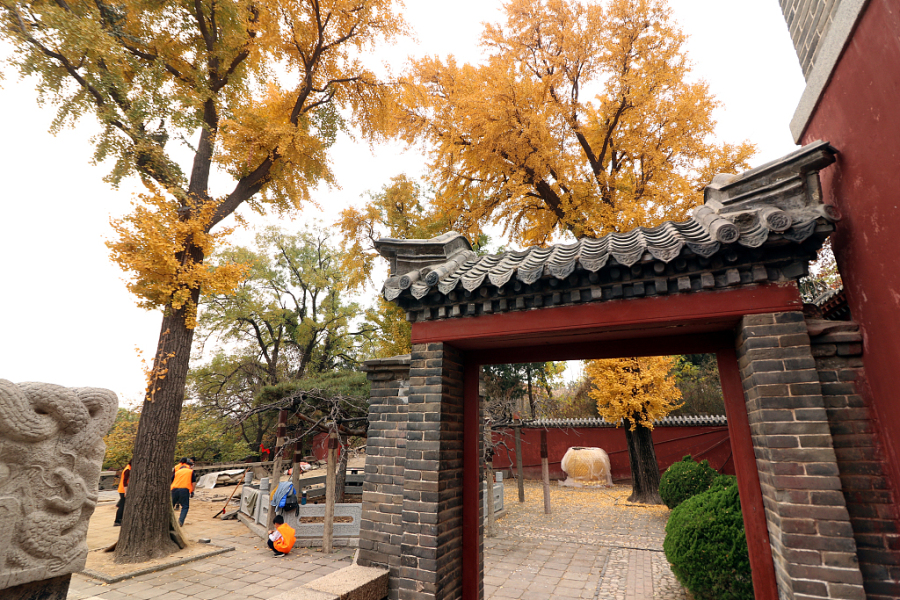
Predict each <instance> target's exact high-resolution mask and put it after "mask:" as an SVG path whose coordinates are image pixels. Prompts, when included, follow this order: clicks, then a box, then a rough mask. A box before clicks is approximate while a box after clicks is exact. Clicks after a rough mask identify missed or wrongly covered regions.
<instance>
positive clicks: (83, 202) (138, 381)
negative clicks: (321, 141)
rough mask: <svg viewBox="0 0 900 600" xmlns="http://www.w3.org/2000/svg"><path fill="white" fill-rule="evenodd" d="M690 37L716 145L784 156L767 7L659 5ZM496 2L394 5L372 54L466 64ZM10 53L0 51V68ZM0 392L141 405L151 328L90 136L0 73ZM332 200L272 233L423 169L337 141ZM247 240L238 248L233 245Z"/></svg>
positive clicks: (772, 11) (789, 90) (788, 61)
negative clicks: (43, 387) (61, 125)
mask: <svg viewBox="0 0 900 600" xmlns="http://www.w3.org/2000/svg"><path fill="white" fill-rule="evenodd" d="M670 3H671V6H672V8H673V10H674V13H675V17H676V19H677V21H678V22H679V23H680V25H681V26H682V28H683V30H684V31H685V33H687V34H688V35H689V36H690V39H689V41H688V53H689V56H690V58H691V60H692V61H693V62H694V65H695V69H694V73H695V75H696V76H697V77H700V78H703V79H705V80H707V81H708V82H709V84H710V87H711V88H712V92H713V93H714V94H715V96H716V97H717V98H718V99H719V100H720V101H721V102H722V104H723V108H722V109H721V110H719V111H718V113H717V114H716V118H717V120H718V123H719V125H718V129H717V133H718V137H719V139H722V140H726V141H730V142H738V141H740V140H744V139H748V140H750V141H752V142H754V143H756V144H757V145H758V147H759V154H758V155H757V156H756V158H755V159H754V161H753V162H754V164H760V163H763V162H766V161H769V160H772V159H774V158H777V157H779V156H781V155H783V154H786V153H788V152H790V151H791V150H793V149H794V147H795V146H794V143H793V141H792V139H791V135H790V132H789V129H788V124H789V122H790V118H791V116H792V114H793V111H794V108H795V107H796V105H797V102H798V100H799V98H800V95H801V93H802V91H803V87H804V81H803V76H802V73H801V71H800V67H799V64H798V62H797V58H796V55H795V54H794V50H793V46H792V45H791V41H790V37H789V35H788V31H787V28H786V26H785V23H784V20H783V18H782V14H781V11H780V8H779V5H778V2H777V0H753V1H747V0H670ZM500 6H501V2H500V0H455V1H454V2H440V1H436V0H406V16H407V19H408V21H409V23H410V24H411V25H412V27H413V29H414V31H415V32H416V35H417V37H418V40H419V41H418V42H411V41H409V42H403V43H400V44H398V45H396V46H394V47H392V48H389V49H387V50H385V51H384V52H383V53H382V54H383V58H384V60H386V61H389V62H391V63H392V64H394V65H395V66H396V67H399V66H400V64H401V63H402V62H403V59H404V57H405V56H408V55H410V54H415V55H419V56H421V55H426V54H428V55H433V54H437V55H441V56H444V55H447V54H454V55H455V56H456V57H457V59H458V60H460V61H477V60H478V57H479V47H478V43H477V42H478V36H479V34H480V31H481V23H482V22H484V21H498V20H499V18H500ZM8 51H9V49H8V48H6V47H3V46H0V55H2V54H5V53H7V52H8ZM0 86H2V89H0V107H2V111H0V114H2V115H3V117H2V119H3V120H2V122H0V139H2V144H0V169H2V172H3V181H4V185H3V188H2V192H0V194H2V210H0V269H2V270H0V316H2V319H3V321H4V323H3V328H2V331H3V333H2V336H0V378H3V379H9V380H12V381H16V382H21V381H45V382H50V383H56V384H60V385H66V386H96V387H105V388H109V389H112V390H113V391H115V392H116V393H117V394H118V395H119V399H120V402H121V403H123V404H126V403H127V404H132V405H133V404H136V403H138V402H139V401H140V399H141V398H142V392H143V376H142V366H141V362H140V360H139V357H138V351H141V352H142V353H143V356H144V357H146V359H147V360H148V361H149V360H150V358H151V357H152V355H153V352H154V349H155V344H156V340H157V336H158V334H159V325H160V314H159V313H158V312H148V311H145V310H142V309H139V308H137V306H136V304H135V300H134V298H133V297H132V296H131V295H129V293H128V292H127V291H126V289H125V284H124V283H123V280H122V278H123V275H122V272H121V271H120V270H119V269H118V267H117V266H115V265H114V264H112V263H111V262H110V261H109V258H108V253H107V249H106V247H105V246H104V240H106V239H108V238H109V237H110V236H111V235H112V231H111V228H110V226H109V218H110V216H119V215H122V214H125V213H127V212H128V210H129V206H130V204H129V202H130V195H131V192H132V191H134V190H135V189H137V187H136V186H135V185H134V184H133V183H132V184H130V185H123V187H122V189H120V190H113V189H111V188H110V187H109V186H108V185H107V184H105V183H103V180H102V177H103V176H104V175H105V174H106V173H107V172H108V166H107V165H100V166H93V165H91V163H90V158H91V153H92V147H91V145H90V143H89V138H90V137H91V135H92V134H93V133H94V132H95V131H96V130H97V127H96V125H95V124H94V123H93V122H92V121H90V120H88V119H84V120H83V121H82V122H81V123H79V125H78V126H77V127H76V128H74V129H66V130H64V131H62V132H61V133H59V134H58V135H56V136H52V135H50V134H49V133H47V129H48V127H49V125H50V122H51V120H52V118H53V115H54V109H53V108H52V107H44V108H40V107H38V106H37V104H36V101H35V99H36V95H35V91H34V86H33V82H31V81H28V80H19V79H18V78H17V76H16V75H15V74H14V73H7V74H6V77H5V80H3V81H0ZM331 156H332V160H333V163H334V171H335V174H336V176H337V179H338V181H339V182H340V185H341V189H339V190H324V189H323V190H321V191H320V193H319V194H317V199H318V201H319V203H320V205H321V207H322V211H318V210H315V209H311V210H307V211H305V212H303V213H301V214H299V215H297V217H296V218H295V219H294V221H293V222H291V221H285V222H283V223H282V225H283V226H284V227H285V228H287V229H291V228H298V227H300V226H301V224H302V223H303V222H304V221H305V220H311V219H314V218H319V219H322V220H323V221H324V222H325V223H331V222H333V221H334V220H335V218H336V215H337V214H338V213H339V211H340V210H341V209H343V208H345V207H347V206H351V205H358V204H360V203H361V202H363V200H364V199H363V198H362V194H363V193H364V192H365V191H367V190H378V189H380V188H381V187H382V186H383V185H384V184H385V183H387V181H388V180H389V178H390V177H391V176H393V175H396V174H399V173H403V172H405V173H408V174H411V175H418V174H420V173H421V170H422V162H423V161H422V159H421V157H420V156H419V154H418V152H416V151H415V150H413V151H408V152H404V151H403V149H402V147H401V146H400V145H397V144H392V145H386V146H379V147H378V148H376V149H375V152H374V153H373V152H371V151H370V149H369V148H368V146H366V145H364V144H355V143H354V142H352V141H350V140H349V139H346V138H343V139H340V140H339V141H338V143H337V144H336V145H335V146H334V148H333V149H332V155H331ZM248 239H249V238H248V237H247V236H241V237H240V240H239V241H241V242H242V243H246V241H247V240H248Z"/></svg>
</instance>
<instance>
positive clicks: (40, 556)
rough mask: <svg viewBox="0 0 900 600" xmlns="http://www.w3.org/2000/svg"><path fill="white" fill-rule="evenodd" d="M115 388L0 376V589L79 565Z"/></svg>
mask: <svg viewBox="0 0 900 600" xmlns="http://www.w3.org/2000/svg"><path fill="white" fill-rule="evenodd" d="M117 408H118V400H117V398H116V395H115V394H114V393H113V392H111V391H109V390H104V389H98V388H66V387H62V386H58V385H52V384H48V383H19V384H15V383H12V382H10V381H7V380H5V379H0V590H2V589H5V588H8V587H12V586H15V585H21V584H23V583H28V582H31V581H39V580H43V579H49V578H52V577H58V576H60V575H66V574H68V573H73V572H76V571H80V570H82V569H83V568H84V564H85V560H86V559H87V552H88V548H87V529H88V523H89V521H90V518H91V515H92V514H93V512H94V508H95V506H96V504H97V488H98V485H99V481H100V470H101V467H102V464H103V455H104V452H105V451H106V445H105V444H104V443H103V436H104V435H105V434H106V432H107V431H108V430H109V428H110V427H111V426H112V424H113V422H114V421H115V418H116V409H117Z"/></svg>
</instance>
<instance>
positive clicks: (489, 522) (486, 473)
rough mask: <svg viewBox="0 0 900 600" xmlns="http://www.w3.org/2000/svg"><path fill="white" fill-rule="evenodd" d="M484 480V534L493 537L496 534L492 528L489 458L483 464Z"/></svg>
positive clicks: (492, 500)
mask: <svg viewBox="0 0 900 600" xmlns="http://www.w3.org/2000/svg"><path fill="white" fill-rule="evenodd" d="M484 482H485V487H486V488H487V491H486V492H485V493H487V527H486V528H485V529H486V530H485V535H486V536H487V537H494V536H495V535H497V534H496V532H495V530H494V467H493V465H492V464H491V461H490V460H488V461H486V462H485V465H484Z"/></svg>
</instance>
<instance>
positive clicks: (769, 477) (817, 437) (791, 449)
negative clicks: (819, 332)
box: [723, 312, 866, 599]
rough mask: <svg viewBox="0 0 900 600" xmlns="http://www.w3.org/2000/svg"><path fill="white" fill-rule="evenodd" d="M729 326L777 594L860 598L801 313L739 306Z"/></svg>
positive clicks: (843, 506)
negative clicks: (746, 310) (736, 320)
mask: <svg viewBox="0 0 900 600" xmlns="http://www.w3.org/2000/svg"><path fill="white" fill-rule="evenodd" d="M736 333H737V339H736V346H737V358H738V367H739V369H740V376H741V379H742V382H743V389H744V396H745V400H746V408H747V417H748V420H749V425H750V432H751V436H752V440H753V448H754V452H755V454H756V466H757V470H758V472H759V482H760V489H761V492H762V499H763V504H764V506H765V515H766V523H767V527H768V533H769V541H770V544H771V551H772V558H773V562H774V567H775V575H776V579H777V582H778V593H779V597H780V598H804V599H812V598H846V599H851V598H852V599H862V598H865V597H866V595H865V592H864V590H863V587H862V575H861V574H860V570H859V565H858V564H857V551H856V543H855V541H854V538H853V528H852V526H851V523H850V515H849V514H848V512H847V506H846V503H845V500H844V495H843V494H842V492H841V480H840V478H839V476H838V475H839V469H838V464H837V458H836V455H835V451H834V446H833V443H832V437H831V429H830V427H829V422H828V414H827V412H826V407H825V400H824V398H823V395H822V386H821V384H820V383H819V373H818V371H817V370H816V361H815V359H814V358H813V355H812V350H811V347H810V339H809V334H808V331H807V326H806V322H805V320H804V317H803V314H802V313H801V312H784V313H774V314H761V315H752V316H746V317H744V318H743V319H742V320H741V322H740V324H739V325H738V328H737V331H736ZM723 383H724V382H723ZM743 496H744V494H742V500H743Z"/></svg>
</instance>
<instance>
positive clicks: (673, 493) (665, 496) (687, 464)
mask: <svg viewBox="0 0 900 600" xmlns="http://www.w3.org/2000/svg"><path fill="white" fill-rule="evenodd" d="M718 475H719V474H718V473H717V472H716V470H715V469H713V468H712V467H710V466H709V461H708V460H704V461H701V462H699V463H697V462H694V460H693V459H692V458H691V457H690V455H688V456H685V457H684V458H683V459H681V462H677V463H675V464H673V465H672V466H671V467H669V468H668V469H666V472H665V473H663V475H662V477H661V478H660V480H659V496H660V497H661V498H662V500H663V502H665V503H666V506H668V507H669V508H675V507H676V506H678V505H679V504H681V503H682V502H684V501H685V500H687V499H688V498H690V497H691V496H696V495H697V494H699V493H701V492H705V491H706V490H708V489H709V486H710V485H712V482H713V480H714V479H715V478H716V477H718Z"/></svg>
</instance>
